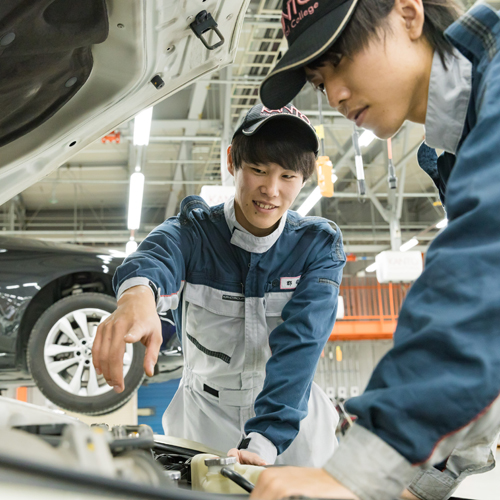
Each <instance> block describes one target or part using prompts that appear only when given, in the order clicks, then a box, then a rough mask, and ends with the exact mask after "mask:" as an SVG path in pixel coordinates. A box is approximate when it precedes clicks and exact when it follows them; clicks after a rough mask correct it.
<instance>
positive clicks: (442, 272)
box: [325, 5, 500, 500]
mask: <svg viewBox="0 0 500 500" xmlns="http://www.w3.org/2000/svg"><path fill="white" fill-rule="evenodd" d="M445 35H446V36H447V38H448V40H450V41H451V43H452V44H453V46H454V47H455V48H456V49H457V51H458V54H457V57H456V58H454V60H453V61H450V66H449V67H448V69H447V70H446V71H443V72H441V73H439V75H440V77H439V78H437V79H436V78H434V77H433V74H432V73H431V84H430V87H429V104H431V105H430V106H428V108H427V114H428V117H427V118H426V142H427V141H428V139H429V138H428V137H427V134H428V133H429V132H431V135H434V139H435V142H436V144H432V145H433V146H437V145H438V144H437V143H438V142H439V140H441V141H443V144H442V145H441V149H444V150H445V152H444V153H443V154H442V155H441V156H440V157H439V159H438V157H437V155H436V153H435V152H434V151H433V150H431V149H430V148H429V147H427V146H426V145H423V146H422V147H421V150H420V151H419V155H418V156H419V161H420V164H421V167H422V168H424V170H426V171H427V172H428V173H429V175H430V176H431V177H432V178H433V180H434V182H435V183H436V186H437V187H438V189H439V192H440V195H441V199H442V200H443V202H445V204H446V212H447V215H448V219H449V223H448V226H447V227H446V228H445V229H444V230H443V231H442V232H441V233H440V234H439V235H438V236H437V237H436V238H435V239H434V241H433V242H432V244H431V245H430V247H429V251H428V253H427V256H426V263H425V269H424V272H423V274H422V275H421V276H420V278H419V279H418V280H417V281H416V282H415V284H414V285H413V286H412V288H411V290H410V292H409V293H408V295H407V297H406V300H405V302H404V304H403V307H402V310H401V313H400V316H399V321H398V326H397V329H396V332H395V335H394V348H393V349H392V350H391V351H390V352H389V353H388V354H387V355H386V356H385V357H384V358H383V359H382V361H381V362H380V363H379V365H378V366H377V368H376V369H375V371H374V373H373V375H372V377H371V380H370V382H369V384H368V387H367V389H366V391H365V393H364V394H363V395H361V396H360V397H357V398H353V399H351V400H349V401H348V403H347V405H346V407H347V409H348V410H349V411H350V412H351V413H353V414H355V415H357V416H358V420H357V423H356V424H355V425H354V427H353V428H352V430H351V431H350V432H349V433H348V435H347V437H346V439H345V440H344V441H343V442H341V443H340V447H339V449H338V451H337V452H336V453H335V454H334V456H333V457H332V459H331V460H330V461H329V463H328V464H327V466H326V467H325V468H326V469H327V471H328V472H330V473H331V474H332V475H333V476H334V477H336V478H337V479H338V480H339V481H341V482H342V483H343V484H344V485H345V486H347V487H348V488H350V489H351V490H352V491H354V492H355V493H356V494H357V495H358V496H359V497H360V498H361V499H362V500H365V499H377V500H386V499H393V498H399V494H400V492H401V491H402V489H403V488H404V487H406V486H407V485H409V484H410V483H411V486H410V489H411V491H412V492H414V493H415V494H416V495H417V496H418V497H419V498H422V499H424V500H431V499H432V500H439V499H445V498H448V497H449V495H451V494H452V492H453V491H454V489H455V488H456V487H457V486H458V484H459V482H460V481H461V480H462V479H463V478H464V477H465V476H466V475H468V474H471V473H475V472H483V471H486V470H489V469H491V468H492V467H493V466H494V463H495V461H494V457H493V455H492V453H491V451H490V448H491V446H492V444H493V443H494V442H495V441H496V437H497V435H498V433H499V431H500V398H499V394H500V50H499V49H500V17H499V15H498V13H497V12H495V11H494V10H492V9H491V8H490V7H488V6H487V5H478V6H475V7H474V8H473V9H471V10H470V11H469V12H468V13H466V14H464V15H463V16H462V17H461V18H460V19H459V20H458V21H457V22H455V23H454V24H452V25H451V26H450V27H449V28H448V30H447V31H446V32H445ZM434 57H435V61H434V63H436V64H438V61H437V59H436V58H437V57H439V56H437V54H436V55H435V56H434ZM434 63H433V70H432V71H433V72H434ZM457 64H458V65H459V66H460V67H462V68H466V67H467V66H468V68H469V75H468V76H467V75H465V74H464V73H463V72H462V69H460V67H457V66H456V65H457ZM454 68H455V69H454ZM455 70H456V72H455V73H453V71H455ZM460 75H461V76H460ZM455 77H457V78H455ZM443 80H444V81H443ZM446 80H447V81H448V84H449V85H448V89H446V85H447V83H446ZM464 104H465V106H464ZM441 108H444V111H442V112H441V113H440V114H439V111H440V110H441ZM446 109H447V111H446ZM461 110H463V111H464V112H463V116H462V117H461V118H460V116H461V113H462V111H461ZM429 116H430V117H431V120H429V119H428V118H429ZM428 125H429V130H428ZM435 126H438V128H440V132H441V138H440V137H439V134H435V133H434V132H433V128H434V127H435ZM457 127H458V128H457ZM453 130H458V134H457V135H456V136H455V137H454V133H453ZM450 134H451V135H450ZM447 148H449V149H447ZM450 150H451V152H450ZM430 465H434V467H430ZM499 491H500V490H499Z"/></svg>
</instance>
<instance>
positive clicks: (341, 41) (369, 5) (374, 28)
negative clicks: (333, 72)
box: [307, 0, 462, 69]
mask: <svg viewBox="0 0 500 500" xmlns="http://www.w3.org/2000/svg"><path fill="white" fill-rule="evenodd" d="M422 3H423V5H424V15H425V21H424V28H423V35H424V36H425V38H426V39H427V41H428V42H429V44H430V45H431V47H432V48H433V49H434V51H436V52H437V53H438V54H439V56H440V57H441V61H442V62H443V64H445V56H446V55H447V54H451V53H452V51H453V46H452V45H451V43H450V42H449V41H448V40H447V39H446V38H445V37H444V34H443V33H444V31H445V30H446V28H448V26H450V24H452V23H453V22H454V21H455V20H456V19H457V18H458V17H459V15H460V13H461V10H462V9H461V6H460V5H459V3H458V2H457V1H456V0H422ZM393 7H394V0H359V2H358V5H357V6H356V9H355V10H354V13H353V15H352V18H351V19H350V20H349V22H348V23H347V26H346V27H345V29H344V31H343V32H342V34H341V35H340V37H339V38H338V39H337V41H336V42H335V43H334V44H333V45H332V46H331V47H330V48H329V49H328V50H327V51H326V52H325V53H324V54H323V55H321V56H320V57H318V58H317V59H315V60H314V61H312V62H311V63H309V64H308V65H307V67H308V68H311V69H317V68H319V67H320V66H323V65H324V64H325V63H332V64H334V65H336V63H338V59H339V55H342V56H346V57H352V56H353V55H355V54H356V53H357V52H359V51H360V50H362V49H364V48H366V47H367V45H368V43H369V42H370V40H371V39H372V38H373V37H374V36H375V37H380V35H381V34H383V32H384V29H386V30H387V28H388V23H387V16H388V15H389V13H390V12H391V10H392V9H393Z"/></svg>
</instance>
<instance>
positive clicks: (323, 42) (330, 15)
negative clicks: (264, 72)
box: [260, 0, 358, 108]
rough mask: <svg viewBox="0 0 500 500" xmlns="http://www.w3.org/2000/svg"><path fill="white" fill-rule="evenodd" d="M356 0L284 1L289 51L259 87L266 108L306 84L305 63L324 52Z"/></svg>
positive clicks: (281, 103)
mask: <svg viewBox="0 0 500 500" xmlns="http://www.w3.org/2000/svg"><path fill="white" fill-rule="evenodd" d="M357 3H358V0H283V11H282V15H281V25H282V27H283V33H284V35H285V37H286V39H287V42H288V51H287V52H286V53H285V55H284V56H283V57H282V58H281V60H280V61H279V62H278V64H277V65H276V66H275V67H274V69H273V70H272V71H271V73H270V74H269V75H268V76H267V77H266V78H265V80H264V81H263V82H262V84H261V86H260V99H261V101H262V102H263V103H264V105H265V106H267V107H269V108H280V107H281V106H284V105H285V103H287V102H290V101H291V100H292V99H293V98H294V97H295V96H296V95H297V94H298V93H299V92H300V91H301V89H302V87H303V86H304V84H305V83H306V75H305V72H304V66H307V64H308V63H310V62H312V61H314V60H315V59H317V58H318V57H320V56H321V55H322V54H324V53H325V52H326V51H327V50H328V49H329V48H330V47H331V46H332V45H333V43H334V42H335V40H337V38H338V37H339V35H340V34H341V33H342V30H343V29H344V28H345V26H346V24H347V22H348V21H349V19H350V18H351V16H352V14H353V12H354V9H355V7H356V4H357Z"/></svg>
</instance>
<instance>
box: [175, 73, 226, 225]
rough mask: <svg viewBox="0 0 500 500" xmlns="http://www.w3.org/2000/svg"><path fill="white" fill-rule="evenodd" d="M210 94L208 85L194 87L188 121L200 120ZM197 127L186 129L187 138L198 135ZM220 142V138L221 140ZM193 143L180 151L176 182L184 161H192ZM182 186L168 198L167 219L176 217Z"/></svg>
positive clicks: (180, 179) (184, 145)
mask: <svg viewBox="0 0 500 500" xmlns="http://www.w3.org/2000/svg"><path fill="white" fill-rule="evenodd" d="M207 94H208V85H207V84H206V83H200V82H197V83H195V84H194V85H193V93H192V95H191V104H190V106H189V113H188V116H187V119H188V120H196V119H198V118H200V116H201V114H202V113H203V108H204V106H205V101H206V98H207ZM196 128H197V125H195V124H188V125H187V126H186V127H185V128H184V134H185V135H186V136H194V134H196ZM219 140H220V138H219ZM191 147H192V142H182V143H181V147H180V149H179V155H178V157H177V160H178V163H177V166H176V168H175V172H174V179H173V180H174V181H182V180H184V179H183V178H182V161H183V160H191V158H189V157H188V148H189V149H191ZM181 186H182V185H181V184H176V185H174V187H173V189H172V191H171V192H170V195H169V197H168V202H167V207H166V209H165V218H166V219H167V218H168V217H171V216H172V215H175V212H176V209H177V206H178V204H179V202H180V199H179V198H180V195H181V189H182V187H181Z"/></svg>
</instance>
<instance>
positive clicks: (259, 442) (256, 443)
mask: <svg viewBox="0 0 500 500" xmlns="http://www.w3.org/2000/svg"><path fill="white" fill-rule="evenodd" d="M247 438H249V439H250V442H249V444H248V447H247V448H246V450H247V451H251V452H252V453H257V455H259V457H260V458H262V460H265V461H266V462H267V463H268V465H273V464H274V462H275V461H276V457H277V456H278V450H277V449H276V446H274V444H273V443H272V442H271V441H269V439H267V438H266V437H265V436H263V435H262V434H259V433H258V432H250V433H249V434H248V436H247Z"/></svg>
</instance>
